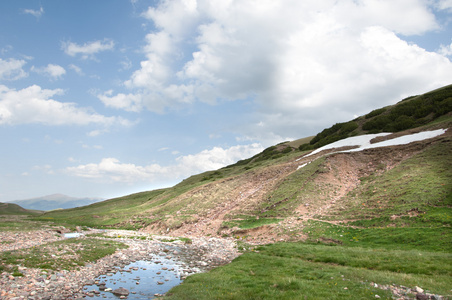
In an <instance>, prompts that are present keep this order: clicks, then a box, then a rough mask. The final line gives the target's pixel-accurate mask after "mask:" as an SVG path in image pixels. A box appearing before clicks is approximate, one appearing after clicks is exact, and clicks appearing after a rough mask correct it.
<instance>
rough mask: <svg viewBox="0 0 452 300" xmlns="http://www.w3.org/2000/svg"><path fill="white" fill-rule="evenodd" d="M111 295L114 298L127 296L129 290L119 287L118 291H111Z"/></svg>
mask: <svg viewBox="0 0 452 300" xmlns="http://www.w3.org/2000/svg"><path fill="white" fill-rule="evenodd" d="M112 293H113V294H114V295H116V296H128V295H129V290H128V289H125V288H123V287H120V288H119V289H116V290H113V291H112Z"/></svg>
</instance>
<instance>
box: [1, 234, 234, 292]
mask: <svg viewBox="0 0 452 300" xmlns="http://www.w3.org/2000/svg"><path fill="white" fill-rule="evenodd" d="M16 234H17V235H16ZM107 234H109V235H111V236H112V237H115V239H114V240H118V239H117V238H116V237H117V236H119V235H120V236H122V237H126V236H127V235H139V234H140V233H138V232H134V231H124V230H108V231H107ZM161 238H162V239H164V238H166V239H168V237H161ZM0 239H1V240H2V241H14V242H12V243H4V244H0V251H9V250H16V249H23V248H29V247H33V246H37V245H40V244H45V243H49V242H53V241H57V240H61V239H63V237H61V236H59V235H56V234H55V231H52V230H41V231H35V232H28V233H12V232H0ZM21 239H22V240H23V243H22V242H20V241H21ZM192 240H193V241H192V243H191V244H182V243H174V244H169V243H163V242H160V241H159V237H154V236H153V239H152V240H141V239H136V240H135V239H128V238H124V239H121V242H123V243H125V244H127V245H128V246H129V248H128V249H121V250H118V251H116V253H114V254H112V255H110V256H107V257H104V258H101V259H99V260H98V261H97V262H95V263H89V264H86V265H85V266H82V267H79V270H71V271H58V272H53V271H49V272H47V271H43V270H41V269H35V268H22V269H21V272H22V274H24V276H23V277H14V276H11V274H9V273H7V272H3V273H0V299H2V300H3V299H4V300H13V299H14V300H16V299H21V300H22V299H34V300H38V299H39V300H53V299H83V298H84V297H94V296H95V293H94V291H89V292H85V291H84V286H85V285H93V284H95V281H94V278H97V277H99V276H101V275H104V276H103V278H107V276H111V275H113V274H114V273H116V272H118V271H120V272H122V271H126V272H130V271H131V270H123V269H122V268H124V266H126V265H128V264H129V263H131V262H134V261H137V260H148V261H152V259H153V257H156V256H157V255H159V254H164V255H162V256H166V257H169V255H168V253H169V252H171V253H172V254H173V255H176V254H177V255H178V260H180V261H186V262H185V264H186V265H191V266H190V267H189V268H187V267H184V272H183V273H182V274H181V279H185V278H186V276H187V275H188V274H191V273H198V272H204V271H207V270H209V269H211V268H213V267H215V266H219V265H223V264H226V263H229V262H230V261H231V260H232V259H234V258H236V257H237V256H238V255H239V253H238V251H237V249H236V247H235V241H234V240H233V239H220V238H193V239H192ZM173 245H174V247H175V248H177V251H176V250H174V249H171V250H170V249H168V247H169V248H173ZM154 262H155V263H156V264H160V263H161V261H158V260H156V261H154ZM207 262H208V263H207ZM162 270H168V268H166V267H162ZM159 273H160V272H159ZM105 280H106V279H105ZM96 284H98V286H99V287H101V286H102V287H103V288H105V282H102V283H99V282H97V283H96ZM136 284H139V282H138V281H137V283H136ZM158 284H164V282H163V281H159V282H158ZM24 287H26V288H24ZM103 288H102V289H103ZM99 289H100V288H99ZM104 291H105V292H111V291H112V289H111V288H105V290H104ZM97 293H99V292H97ZM159 296H161V295H160V294H159ZM159 296H158V297H159ZM104 297H105V296H104Z"/></svg>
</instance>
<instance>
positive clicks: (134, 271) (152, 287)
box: [84, 258, 182, 299]
mask: <svg viewBox="0 0 452 300" xmlns="http://www.w3.org/2000/svg"><path fill="white" fill-rule="evenodd" d="M181 273H182V270H181V266H180V265H179V264H178V262H176V261H174V260H171V259H165V258H159V261H156V262H152V261H136V262H133V263H130V264H129V265H127V266H125V267H124V268H121V269H120V268H116V269H112V272H111V273H107V274H106V275H101V276H99V277H97V278H95V281H98V282H99V283H101V282H104V283H105V287H106V288H111V289H112V290H115V289H118V288H120V287H123V288H125V289H127V290H129V295H128V296H127V299H153V298H155V297H154V295H155V294H164V293H166V292H167V291H169V290H170V289H171V288H172V287H174V286H176V285H179V284H180V283H181V282H182V280H181V279H180V277H181ZM84 291H85V292H92V291H97V292H98V293H97V294H95V295H94V297H90V298H92V299H119V296H116V295H114V294H113V293H112V292H111V291H109V292H106V291H99V286H98V285H96V284H93V285H87V286H85V287H84Z"/></svg>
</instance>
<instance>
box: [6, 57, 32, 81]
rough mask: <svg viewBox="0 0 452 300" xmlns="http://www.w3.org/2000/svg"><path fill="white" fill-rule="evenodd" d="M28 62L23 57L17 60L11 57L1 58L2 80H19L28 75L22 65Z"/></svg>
mask: <svg viewBox="0 0 452 300" xmlns="http://www.w3.org/2000/svg"><path fill="white" fill-rule="evenodd" d="M26 63H27V62H26V61H25V60H23V59H21V60H17V59H13V58H10V59H8V60H3V59H1V58H0V79H1V80H18V79H21V78H24V77H27V76H28V74H27V72H25V71H24V70H23V69H22V67H23V66H24V65H25V64H26Z"/></svg>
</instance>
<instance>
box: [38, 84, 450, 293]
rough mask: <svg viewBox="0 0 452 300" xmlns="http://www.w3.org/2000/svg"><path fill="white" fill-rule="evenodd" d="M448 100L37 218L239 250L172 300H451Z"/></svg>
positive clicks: (405, 105)
mask: <svg viewBox="0 0 452 300" xmlns="http://www.w3.org/2000/svg"><path fill="white" fill-rule="evenodd" d="M451 99H452V86H446V87H444V88H442V89H438V90H435V91H432V92H429V93H426V94H424V95H420V96H414V97H409V98H407V99H404V100H402V101H401V102H399V103H397V104H395V105H392V106H387V107H384V108H380V109H377V110H374V111H372V112H370V113H368V114H367V115H365V116H362V117H359V118H356V119H355V120H352V121H349V122H344V123H339V124H335V125H333V126H332V127H331V128H328V129H325V130H324V131H322V132H320V133H319V134H318V135H317V136H315V137H313V138H312V139H306V140H303V145H301V146H299V144H298V145H295V144H294V143H291V142H286V143H281V144H279V145H275V146H272V147H269V148H267V149H265V150H264V151H263V152H261V153H259V154H257V155H255V156H253V157H251V158H249V159H245V160H242V161H239V162H237V163H236V164H233V165H230V166H227V167H224V168H221V169H219V170H214V171H209V172H205V173H202V174H198V175H195V176H192V177H190V178H187V179H186V180H184V181H182V182H181V183H179V184H178V185H176V186H174V187H172V188H168V189H161V190H156V191H150V192H143V193H138V194H134V195H130V196H125V197H121V198H116V199H111V200H108V201H105V202H101V203H96V204H94V205H90V206H86V207H82V208H75V209H71V210H61V211H54V212H48V213H45V214H43V215H41V216H40V217H39V218H38V219H39V220H50V221H53V222H57V223H58V222H65V223H70V224H74V225H75V224H76V225H87V226H93V227H104V228H109V227H113V228H125V229H146V230H147V231H149V232H154V233H167V234H173V235H178V234H180V235H184V234H186V235H191V234H193V235H203V236H210V235H213V236H215V235H216V236H225V237H229V238H234V239H236V240H237V243H238V245H239V247H240V249H241V250H243V251H244V252H245V254H244V255H242V256H241V257H239V258H238V259H236V260H235V261H233V262H232V263H231V264H229V265H227V266H224V267H221V268H217V269H215V270H212V271H210V272H209V273H208V274H197V275H193V276H190V277H189V278H187V280H186V281H185V282H184V284H182V285H180V286H178V287H176V288H174V289H173V290H171V291H170V293H169V294H170V295H168V297H169V299H273V298H277V299H294V298H295V299H297V298H300V299H303V298H305V297H307V298H308V299H310V298H313V299H325V298H328V299H350V298H363V299H367V298H375V296H376V295H379V296H380V297H381V298H391V296H392V295H391V291H390V287H389V286H390V285H393V286H394V285H395V286H406V287H410V288H414V287H415V286H421V287H422V288H424V289H426V290H427V291H429V292H432V293H437V294H442V295H446V296H447V295H449V296H450V294H451V293H450V286H452V280H451V279H450V278H452V276H450V275H452V273H451V272H452V271H451V269H450V267H449V266H450V265H451V262H452V256H451V255H452V254H451V253H452V244H451V242H450V241H451V240H452V210H451V208H452V159H451V157H452V134H451V133H450V128H451V127H452V126H451V124H452V114H451V111H452V107H451V103H452V102H451V101H452V100H451ZM414 128H416V129H414ZM438 128H449V130H448V132H447V133H446V134H444V135H442V136H441V137H437V138H434V139H431V140H428V141H421V142H416V143H412V144H409V145H404V146H397V147H388V148H377V149H371V150H368V151H365V152H355V153H337V154H331V155H322V154H318V155H313V156H310V157H308V158H307V157H304V154H306V153H308V150H309V149H314V148H318V147H320V146H323V145H325V144H328V143H331V142H334V141H336V140H338V139H342V138H346V137H349V136H354V135H360V134H366V133H373V132H380V131H382V130H383V131H391V132H398V133H397V134H396V135H404V134H409V133H413V132H417V131H423V130H431V129H438ZM405 130H406V131H405ZM195 224H196V226H195ZM281 241H283V242H281ZM258 243H270V244H267V245H264V246H256V244H258ZM253 245H254V246H253ZM382 287H384V289H382ZM402 289H405V290H406V289H407V288H402ZM407 293H408V292H407ZM394 297H395V296H394ZM411 297H415V296H414V295H413V294H411Z"/></svg>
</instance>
